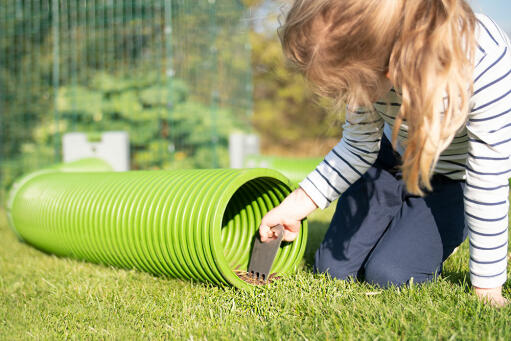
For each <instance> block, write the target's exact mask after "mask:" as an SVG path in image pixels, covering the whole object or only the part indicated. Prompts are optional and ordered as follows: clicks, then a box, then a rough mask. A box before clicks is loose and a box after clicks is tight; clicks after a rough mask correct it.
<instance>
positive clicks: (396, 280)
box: [364, 258, 436, 288]
mask: <svg viewBox="0 0 511 341" xmlns="http://www.w3.org/2000/svg"><path fill="white" fill-rule="evenodd" d="M435 275H436V273H414V272H413V271H412V270H411V269H406V268H403V267H399V266H396V264H392V263H391V262H388V261H386V260H385V259H381V258H376V259H370V260H369V261H368V262H367V263H366V265H365V267H364V279H365V281H366V282H368V283H370V284H373V285H377V286H380V287H382V288H387V287H390V286H396V287H400V286H403V285H407V284H409V283H410V282H412V281H413V283H416V284H419V283H424V282H428V281H431V280H432V279H433V278H434V277H435Z"/></svg>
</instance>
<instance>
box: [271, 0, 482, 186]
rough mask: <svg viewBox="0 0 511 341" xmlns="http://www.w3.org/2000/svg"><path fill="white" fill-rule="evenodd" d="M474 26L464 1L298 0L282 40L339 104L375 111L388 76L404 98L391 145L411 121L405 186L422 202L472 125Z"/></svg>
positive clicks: (302, 67) (316, 84) (295, 61)
mask: <svg viewBox="0 0 511 341" xmlns="http://www.w3.org/2000/svg"><path fill="white" fill-rule="evenodd" d="M475 22H476V19H475V16H474V13H473V12H472V10H471V8H470V6H469V5H468V4H467V3H466V2H465V1H464V0H296V1H295V2H294V4H293V6H292V8H291V9H290V11H289V12H288V14H287V17H286V21H285V23H284V25H283V26H282V27H281V28H280V30H279V34H280V38H281V42H282V47H283V50H284V54H285V56H286V57H287V59H288V60H289V61H291V63H293V64H294V65H295V66H296V67H297V68H298V69H299V70H300V71H301V72H303V74H304V75H305V76H306V78H307V79H308V80H309V81H310V83H311V85H312V87H313V89H314V90H315V91H316V92H317V93H318V94H319V95H321V96H325V97H328V98H331V99H333V100H334V101H335V102H336V103H348V104H353V103H356V104H357V105H363V106H367V107H371V108H372V102H373V101H374V100H375V99H374V98H373V97H372V96H373V94H375V93H378V91H379V89H381V87H382V84H383V82H384V80H385V78H384V77H385V74H387V73H388V76H389V78H390V80H391V82H392V83H393V85H394V87H395V88H396V89H399V92H401V93H402V95H401V96H402V105H401V108H400V112H399V115H398V116H397V118H396V122H395V125H394V131H393V137H392V141H393V143H394V145H395V144H396V140H397V133H398V131H399V127H400V126H401V124H402V123H403V122H404V121H406V123H407V125H408V141H407V143H406V149H405V153H404V155H403V165H402V170H403V179H404V181H405V183H406V187H407V190H408V191H409V192H411V193H415V194H419V195H422V194H423V192H422V188H423V187H425V188H426V189H431V183H430V177H431V173H432V171H433V169H434V167H435V165H436V162H437V160H438V157H439V155H440V153H441V152H442V150H444V149H445V148H446V147H447V146H448V145H449V144H450V143H451V141H452V139H453V137H454V135H455V134H456V131H457V130H458V129H459V128H460V127H461V126H462V125H463V124H464V123H465V122H466V118H467V114H468V102H469V95H470V94H471V92H472V70H473V59H474V50H475V48H474V47H475V36H474V31H475ZM441 111H443V113H441Z"/></svg>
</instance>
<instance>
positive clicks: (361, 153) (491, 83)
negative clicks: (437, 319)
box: [300, 14, 511, 288]
mask: <svg viewBox="0 0 511 341" xmlns="http://www.w3.org/2000/svg"><path fill="white" fill-rule="evenodd" d="M476 41H477V47H478V48H477V51H476V56H475V63H476V65H475V70H474V75H473V80H474V91H473V94H472V96H471V98H470V103H469V104H470V113H469V115H468V121H467V123H466V125H464V126H463V127H462V128H461V129H460V130H459V131H458V132H457V133H456V135H455V137H454V139H453V141H452V143H451V144H450V145H449V146H448V147H447V148H446V149H445V150H444V151H443V152H442V153H441V155H440V158H439V161H438V163H437V165H436V168H435V173H437V174H443V175H445V176H447V177H449V178H452V179H457V180H466V186H465V191H464V204H465V219H466V222H467V225H468V228H469V239H470V274H471V282H472V284H473V285H474V286H476V287H481V288H494V287H498V286H500V285H502V284H503V283H504V282H505V281H506V275H507V271H506V270H507V250H508V206H509V202H508V193H509V182H508V178H509V177H510V176H511V159H510V156H511V43H510V41H509V38H508V37H507V36H506V34H505V33H504V32H503V31H502V30H501V29H500V28H499V27H498V26H497V25H496V24H495V23H494V22H493V21H492V20H491V19H490V18H489V17H487V16H485V15H481V14H478V15H477V28H476ZM389 103H390V105H389ZM400 106H401V100H400V98H399V96H398V94H397V93H396V92H395V90H393V89H392V90H391V91H390V93H389V94H388V95H387V97H386V98H385V100H382V101H379V102H376V103H375V104H374V110H364V109H357V110H354V111H350V110H347V113H346V123H345V124H344V126H343V128H344V130H343V137H342V139H341V141H340V142H339V144H338V145H337V146H335V147H334V149H333V150H332V151H331V152H330V153H329V154H328V155H327V156H326V157H325V159H324V161H323V162H322V163H321V164H320V165H319V166H318V167H317V168H316V169H315V170H314V171H313V172H312V173H310V174H309V175H308V176H307V178H305V179H304V180H303V181H302V182H301V183H300V186H301V187H302V188H303V189H304V190H305V192H306V193H307V194H308V195H309V196H310V197H311V198H312V200H313V201H314V202H315V203H316V204H317V205H318V206H319V207H320V208H325V207H327V206H328V205H329V204H330V203H332V201H334V200H335V199H337V198H338V197H339V196H340V195H341V194H342V193H343V192H344V191H345V190H346V189H347V188H348V187H349V186H350V185H351V184H353V183H354V182H355V181H357V180H358V179H359V178H360V177H361V176H362V174H364V172H365V171H367V170H368V169H369V167H371V166H372V165H373V163H374V162H375V161H376V158H377V155H378V152H379V149H380V141H381V137H382V134H385V135H386V136H387V137H388V138H389V140H390V139H391V136H392V129H393V124H394V120H395V118H396V116H397V114H398V113H399V109H400ZM407 137H408V128H407V125H406V123H404V124H402V126H401V127H400V130H399V135H398V142H399V143H398V152H399V153H401V154H402V153H403V151H404V150H403V148H402V147H400V145H402V144H403V142H404V141H406V139H407Z"/></svg>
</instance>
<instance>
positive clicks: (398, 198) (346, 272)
mask: <svg viewBox="0 0 511 341" xmlns="http://www.w3.org/2000/svg"><path fill="white" fill-rule="evenodd" d="M397 164H398V160H397V159H396V158H395V156H394V153H393V151H392V147H391V145H390V142H388V140H387V139H385V138H384V139H383V141H382V147H381V150H380V153H379V155H378V160H377V161H376V163H375V165H374V166H373V167H371V168H370V169H369V170H368V171H367V173H365V174H364V175H363V176H362V178H361V179H359V180H358V181H357V182H356V183H354V184H353V185H352V186H350V188H349V189H348V190H347V191H346V192H345V193H344V194H343V195H342V196H341V197H340V198H339V201H338V204H337V209H336V211H335V214H334V217H333V219H332V222H331V224H330V227H329V229H328V232H327V234H326V236H325V238H324V240H323V242H322V243H321V246H320V247H319V249H318V251H317V252H316V260H315V266H314V271H315V272H328V273H329V274H330V276H332V277H335V278H338V279H347V278H349V277H354V278H356V277H358V275H359V271H360V270H361V269H362V265H363V263H364V261H365V260H366V258H367V257H368V255H369V253H370V252H371V250H372V249H373V248H374V247H375V245H376V243H377V242H378V241H379V240H380V238H381V236H382V235H383V233H384V232H385V230H386V229H387V228H388V227H389V224H390V222H391V221H392V219H393V217H394V216H396V214H397V213H398V212H399V210H400V209H401V205H402V201H403V198H402V192H403V184H402V182H401V181H399V180H398V179H396V178H395V175H394V174H393V170H394V168H395V166H396V165H397Z"/></svg>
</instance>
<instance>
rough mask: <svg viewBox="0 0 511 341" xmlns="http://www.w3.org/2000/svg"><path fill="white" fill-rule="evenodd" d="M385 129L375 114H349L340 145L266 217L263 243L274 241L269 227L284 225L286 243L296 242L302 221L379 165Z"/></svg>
mask: <svg viewBox="0 0 511 341" xmlns="http://www.w3.org/2000/svg"><path fill="white" fill-rule="evenodd" d="M383 125H384V122H383V119H382V118H381V117H380V116H379V114H377V113H376V112H373V111H369V110H363V109H359V110H354V111H350V110H347V113H346V123H345V125H344V127H343V128H344V130H343V137H342V139H341V141H340V142H339V144H337V146H335V147H334V149H333V150H332V151H331V152H330V153H329V154H328V155H327V156H326V157H325V159H324V161H323V162H321V164H320V165H319V166H318V167H317V168H316V169H315V170H314V171H313V172H312V173H310V174H309V175H308V176H307V177H306V178H305V180H304V181H302V182H301V183H300V188H299V189H298V190H296V191H294V192H293V193H292V194H291V195H290V196H288V197H287V198H286V199H285V200H284V201H283V202H282V203H281V204H280V205H279V206H278V207H276V208H275V209H273V210H271V211H270V212H268V213H267V214H266V215H265V217H264V218H263V220H262V222H261V226H260V228H259V233H260V235H261V239H262V240H263V241H264V240H266V239H268V238H271V237H272V234H273V233H272V232H271V231H270V227H272V226H274V225H277V224H282V225H283V226H284V227H285V229H286V232H285V233H286V234H285V235H284V239H285V240H287V241H292V240H294V239H295V238H296V236H297V232H298V230H299V228H300V221H301V220H302V219H303V218H305V217H306V216H308V215H309V214H310V213H311V212H312V211H314V210H315V209H316V208H317V207H320V208H325V207H327V206H328V205H329V204H330V203H332V202H333V201H334V200H335V199H337V198H338V197H339V196H340V195H341V193H343V192H344V191H345V190H346V189H347V188H348V187H349V186H350V185H351V184H352V183H354V182H355V181H357V180H358V179H359V178H360V177H361V176H362V174H363V173H365V172H366V171H367V169H369V167H371V166H372V164H373V163H374V162H375V161H376V157H377V156H378V151H379V150H380V142H381V137H382V134H383Z"/></svg>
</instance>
